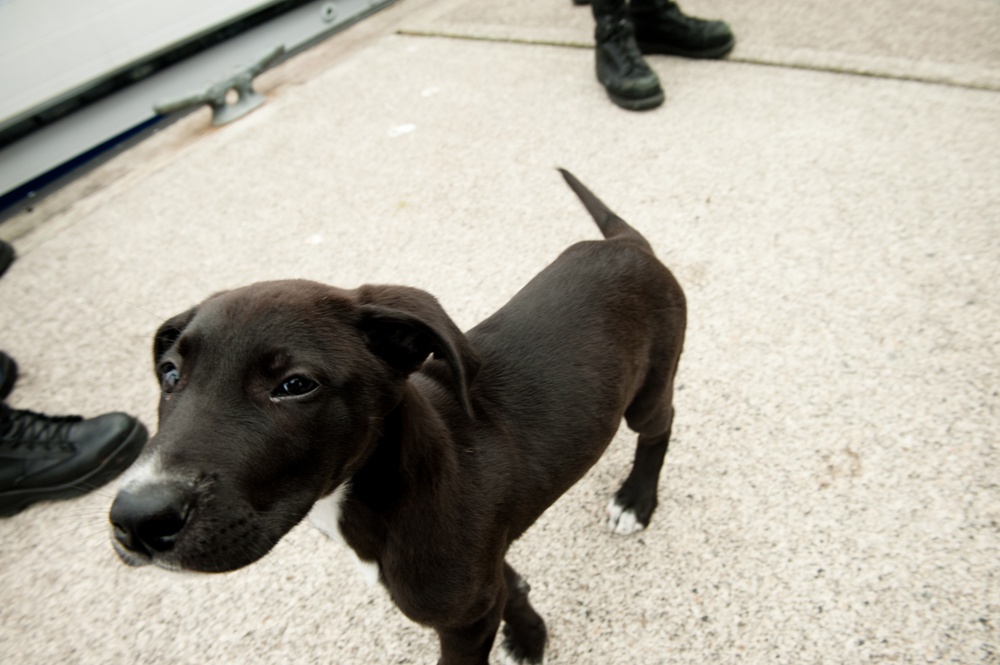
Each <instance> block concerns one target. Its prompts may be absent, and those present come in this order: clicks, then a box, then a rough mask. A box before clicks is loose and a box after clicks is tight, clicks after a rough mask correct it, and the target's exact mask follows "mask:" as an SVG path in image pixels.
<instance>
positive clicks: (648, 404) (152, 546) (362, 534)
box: [110, 171, 686, 665]
mask: <svg viewBox="0 0 1000 665" xmlns="http://www.w3.org/2000/svg"><path fill="white" fill-rule="evenodd" d="M563 175H564V177H565V178H566V180H567V182H568V183H569V185H570V187H571V188H572V189H573V190H574V191H575V192H576V193H577V194H578V195H579V197H580V198H581V200H582V201H583V203H584V205H585V206H586V208H587V210H588V211H589V212H590V213H591V215H592V216H593V217H594V219H595V221H596V222H597V224H598V226H599V227H600V229H601V231H602V232H603V234H604V236H605V238H606V239H605V240H595V241H587V242H579V243H577V244H575V245H573V246H571V247H570V248H568V249H567V250H566V251H565V252H563V254H562V255H561V256H560V257H559V258H558V259H556V260H555V261H554V262H553V263H552V264H551V265H549V266H548V267H547V268H545V269H544V270H543V271H542V272H541V273H540V274H539V275H538V276H536V277H535V278H534V279H533V280H531V282H530V283H528V284H527V285H526V286H525V287H524V288H523V289H522V290H521V291H520V292H519V293H517V295H515V296H514V297H513V298H512V299H511V300H510V302H509V303H507V304H506V305H504V307H503V308H501V309H500V310H499V311H497V312H496V313H495V314H493V315H492V316H490V317H489V318H488V319H486V320H485V321H483V322H482V323H480V324H479V325H477V326H476V327H474V328H472V329H471V330H469V331H468V332H467V333H465V334H462V332H461V331H460V330H459V329H458V327H457V326H456V325H455V324H454V323H453V322H452V320H451V319H450V318H449V317H448V315H447V314H446V313H445V312H444V310H443V309H442V308H441V307H440V305H439V304H438V303H437V301H436V300H435V299H434V298H433V297H432V296H431V295H430V294H428V293H426V292H424V291H421V290H418V289H414V288H409V287H403V286H363V287H360V288H358V289H353V290H343V289H337V288H334V287H329V286H325V285H322V284H317V283H314V282H307V281H284V282H267V283H260V284H254V285H251V286H247V287H244V288H240V289H235V290H232V291H228V292H224V293H220V294H216V295H215V296H212V297H211V298H209V299H208V300H206V301H205V302H203V303H202V304H200V305H198V306H197V307H195V308H193V309H191V310H189V311H187V312H184V313H182V314H180V315H178V316H176V317H174V318H172V319H170V320H169V321H167V322H166V323H164V324H163V325H162V326H161V328H160V329H159V331H158V332H157V333H156V336H155V341H154V345H153V346H154V348H153V355H154V362H155V366H156V371H157V374H158V375H159V377H160V380H161V383H162V397H161V401H160V409H159V420H160V423H159V432H158V433H157V435H156V436H155V437H154V438H153V439H152V440H151V441H150V442H149V444H148V446H147V448H146V450H145V451H144V453H143V457H142V458H140V461H139V463H138V464H137V465H136V466H135V467H133V470H132V471H131V472H130V475H129V476H127V477H126V479H125V480H124V481H123V484H122V489H121V490H120V492H119V494H118V496H117V498H116V500H115V502H114V504H113V506H112V508H111V514H110V518H111V522H112V525H113V533H114V544H115V547H116V549H117V551H118V553H119V554H120V555H121V557H122V558H123V560H125V562H126V563H129V564H133V565H142V564H146V563H155V564H158V565H161V566H163V567H167V568H171V569H187V570H197V571H227V570H233V569H236V568H239V567H241V566H244V565H247V564H249V563H252V562H254V561H256V560H258V559H259V558H260V557H262V556H263V555H264V554H266V553H267V552H268V551H269V550H270V549H271V548H272V547H273V546H274V544H275V543H276V542H277V541H278V540H279V539H280V538H281V537H282V536H283V535H284V534H285V533H287V532H288V531H289V530H290V529H291V528H292V527H293V526H294V525H296V524H297V523H298V522H299V521H301V520H302V518H303V517H304V516H306V514H307V513H309V512H310V510H311V509H312V507H313V505H314V504H316V502H317V501H318V500H321V499H323V498H324V497H331V496H333V497H336V501H337V508H338V509H339V513H338V520H339V523H338V526H339V531H340V533H341V534H342V537H343V539H344V540H345V541H346V543H347V544H348V545H349V546H350V547H351V548H353V549H354V551H355V552H356V554H357V555H358V557H359V558H360V559H361V560H362V561H367V562H371V563H374V564H375V565H377V570H378V571H379V580H380V581H381V583H382V584H383V585H384V586H385V588H386V589H387V590H388V592H389V594H390V595H391V597H392V599H393V600H394V601H395V603H396V604H397V605H398V606H399V608H400V609H401V610H402V611H403V612H404V613H405V614H406V615H407V616H408V617H410V618H411V619H413V620H414V621H417V622H420V623H422V624H425V625H428V626H431V627H433V628H434V629H435V630H436V631H437V633H438V635H439V638H440V644H441V660H440V663H442V664H447V665H459V664H469V665H482V664H484V663H486V662H487V658H488V654H489V652H490V649H491V646H492V644H493V640H494V637H495V635H496V632H497V629H498V627H499V626H500V623H501V621H503V623H504V643H503V647H504V649H505V650H506V652H507V653H508V655H509V656H510V657H511V658H513V659H514V660H515V661H516V662H522V663H539V662H541V661H542V658H543V653H544V648H545V642H546V630H545V624H544V622H543V621H542V619H541V617H539V616H538V614H537V613H536V612H535V611H534V609H533V608H532V607H531V605H530V604H529V602H528V597H527V592H528V586H527V585H526V584H525V583H524V581H523V580H522V579H521V578H520V577H519V576H518V575H517V573H516V572H515V571H514V569H513V568H511V567H510V565H509V564H507V563H506V561H505V560H504V557H505V554H506V552H507V549H508V547H509V545H510V544H511V542H512V541H513V540H515V539H516V538H517V537H519V536H520V535H521V534H522V533H524V531H525V530H526V529H527V528H528V527H529V526H531V524H532V523H534V522H535V520H536V519H538V517H539V516H540V515H541V514H542V512H543V511H544V510H545V509H546V508H548V506H550V505H551V504H552V503H553V502H554V501H555V500H556V499H557V498H559V496H560V495H562V494H563V493H564V492H565V491H566V490H567V489H568V488H569V487H570V486H572V485H573V484H574V483H575V482H576V481H577V480H579V479H580V477H581V476H583V474H584V473H586V471H587V470H588V469H589V468H590V467H591V466H592V465H593V464H594V463H595V462H596V461H597V459H598V458H599V457H600V455H601V454H602V453H603V451H604V450H605V448H606V447H607V445H608V443H609V442H610V441H611V439H612V437H613V436H614V434H615V432H616V430H617V428H618V426H619V423H620V422H621V420H622V418H624V419H625V421H626V422H627V424H628V425H629V427H630V428H631V429H633V430H634V431H636V432H638V434H639V438H638V445H637V448H636V455H635V463H634V465H633V468H632V471H631V473H630V474H629V476H628V478H627V479H626V481H625V483H624V484H623V485H622V487H621V488H620V489H619V490H618V492H617V493H616V494H615V496H614V498H613V499H612V503H611V506H610V510H611V524H610V525H611V527H612V528H613V529H615V530H617V531H619V532H622V533H629V532H631V531H634V530H638V529H640V528H642V527H644V526H646V525H647V524H648V522H649V519H650V516H651V515H652V513H653V510H654V508H655V507H656V490H657V482H658V478H659V473H660V467H661V465H662V463H663V458H664V455H665V453H666V450H667V445H668V442H669V438H670V429H671V423H672V420H673V413H674V411H673V406H672V394H673V385H674V376H675V374H676V371H677V363H678V359H679V357H680V354H681V347H682V345H683V340H684V330H685V320H686V313H685V299H684V294H683V292H682V291H681V288H680V286H679V285H678V283H677V281H676V280H675V279H674V278H673V276H672V275H671V274H670V272H669V271H668V270H667V268H665V267H664V266H663V264H662V263H660V261H659V260H657V258H656V257H655V256H654V254H653V251H652V249H651V248H650V246H649V243H648V242H647V241H646V240H645V239H644V238H643V237H642V236H641V235H640V234H639V233H638V232H636V231H635V230H634V229H632V228H631V227H630V226H629V225H628V224H626V223H625V222H624V221H622V220H621V219H620V218H619V217H617V216H616V215H615V214H614V213H612V212H611V211H610V210H608V209H607V208H606V207H605V206H604V204H603V203H601V202H600V201H599V200H598V199H597V198H596V197H595V196H594V195H593V194H592V193H591V192H590V191H588V190H587V189H586V188H585V187H584V186H583V185H582V184H580V183H579V182H578V181H577V180H576V178H574V177H573V176H572V175H571V174H569V173H567V172H565V171H563ZM430 355H433V358H429V357H428V356H430Z"/></svg>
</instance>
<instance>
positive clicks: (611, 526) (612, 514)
mask: <svg viewBox="0 0 1000 665" xmlns="http://www.w3.org/2000/svg"><path fill="white" fill-rule="evenodd" d="M645 528H646V525H645V524H643V523H642V521H641V520H640V519H639V517H638V516H637V515H636V513H635V509H634V508H629V507H627V506H624V505H622V504H621V503H620V502H619V500H618V497H615V498H613V499H611V501H610V502H608V530H609V531H613V532H614V533H618V534H621V535H623V536H629V535H632V534H633V533H637V532H639V531H642V530H643V529H645Z"/></svg>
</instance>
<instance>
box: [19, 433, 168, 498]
mask: <svg viewBox="0 0 1000 665" xmlns="http://www.w3.org/2000/svg"><path fill="white" fill-rule="evenodd" d="M148 438H149V433H148V432H147V431H146V427H145V425H143V424H142V423H141V422H139V421H138V420H137V421H136V422H135V426H134V427H133V428H132V430H131V431H130V432H129V433H128V436H126V437H125V440H124V441H122V443H121V445H119V446H118V447H117V448H116V449H115V450H114V452H112V453H111V454H110V455H108V456H107V457H106V458H105V459H104V461H102V462H101V464H100V465H98V466H97V467H96V468H94V469H92V470H91V471H90V472H88V473H87V474H85V475H83V476H80V477H79V478H77V479H75V480H74V481H73V482H71V483H65V484H63V485H54V486H49V487H38V488H32V489H25V490H11V491H9V492H2V493H0V517H10V516H12V515H16V514H17V513H19V512H21V511H22V510H24V509H25V508H27V507H28V506H30V505H31V504H33V503H38V502H39V501H54V500H58V499H72V498H75V497H78V496H83V495H84V494H87V493H88V492H90V491H91V490H95V489H97V488H98V487H100V486H101V485H104V484H105V483H107V482H108V481H110V480H111V479H113V478H116V477H117V476H118V475H119V474H120V473H121V472H122V471H124V470H125V469H127V468H128V467H130V466H131V465H132V462H134V461H135V458H137V457H138V456H139V453H140V452H141V451H142V447H143V445H144V444H145V443H146V439H148Z"/></svg>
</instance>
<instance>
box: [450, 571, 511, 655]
mask: <svg viewBox="0 0 1000 665" xmlns="http://www.w3.org/2000/svg"><path fill="white" fill-rule="evenodd" d="M506 604H507V590H506V588H504V585H501V587H500V588H499V589H498V590H497V594H496V597H495V600H494V603H493V605H492V606H491V607H490V609H489V611H488V612H487V613H486V614H485V615H483V617H482V618H480V619H479V620H477V621H475V622H473V623H471V624H469V625H467V626H460V627H457V628H437V629H436V630H437V634H438V640H439V641H440V643H441V660H439V661H438V665H488V663H489V658H490V649H492V648H493V640H494V639H495V638H496V635H497V629H498V628H499V627H500V619H501V617H502V616H503V609H504V606H505V605H506Z"/></svg>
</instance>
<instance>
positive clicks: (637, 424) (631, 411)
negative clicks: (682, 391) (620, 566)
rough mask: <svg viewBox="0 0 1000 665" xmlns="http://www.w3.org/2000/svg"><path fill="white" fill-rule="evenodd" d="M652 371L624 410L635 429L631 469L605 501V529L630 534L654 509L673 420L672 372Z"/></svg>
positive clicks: (646, 523)
mask: <svg viewBox="0 0 1000 665" xmlns="http://www.w3.org/2000/svg"><path fill="white" fill-rule="evenodd" d="M675 368H676V365H675V366H674V367H672V368H671V369H670V371H669V372H668V373H660V374H657V373H651V375H650V376H649V377H647V379H646V382H645V384H644V385H643V387H642V388H641V389H640V390H639V392H638V394H637V395H636V396H635V398H634V399H633V400H632V403H631V404H629V406H628V408H627V409H626V410H625V422H626V423H628V426H629V428H631V429H632V430H633V431H635V432H638V434H639V441H638V443H637V444H636V448H635V461H634V462H633V463H632V471H631V472H630V473H629V475H628V478H626V479H625V482H624V483H622V486H621V488H620V489H619V490H618V491H617V492H616V493H615V495H614V497H612V499H611V502H610V503H608V528H609V529H610V530H612V531H614V532H615V533H620V534H624V535H628V534H632V533H635V532H637V531H641V530H642V529H645V528H646V527H647V526H648V525H649V520H650V518H651V517H652V516H653V511H654V510H656V503H657V499H656V492H657V485H658V484H659V481H660V469H661V468H662V467H663V458H664V457H665V456H666V454H667V447H668V446H669V445H670V429H671V426H672V425H673V420H674V406H673V392H674V373H675Z"/></svg>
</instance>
